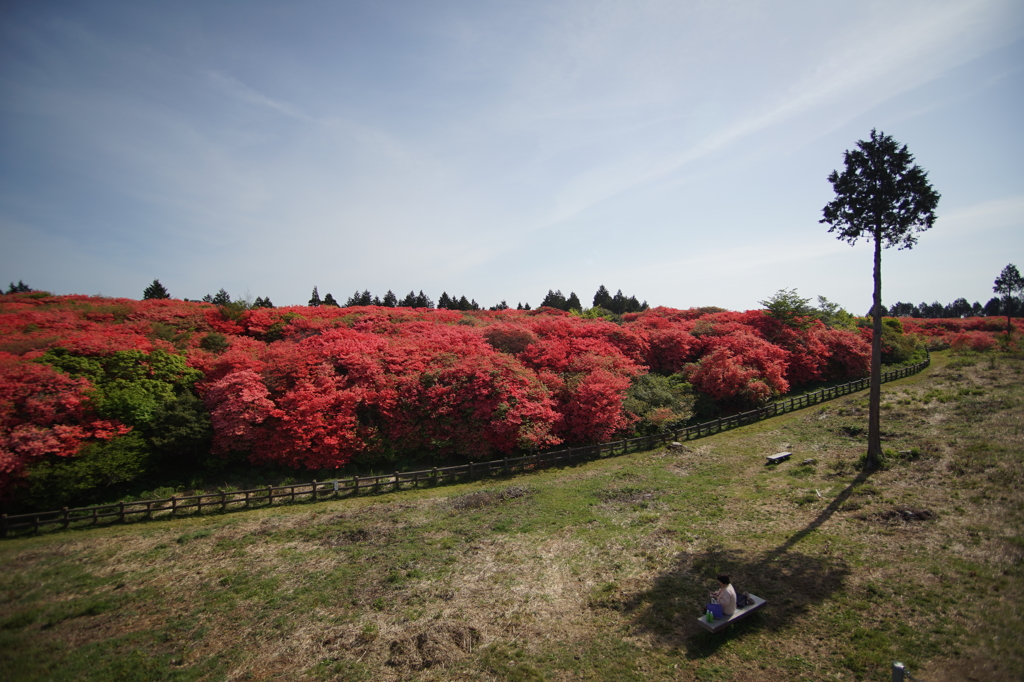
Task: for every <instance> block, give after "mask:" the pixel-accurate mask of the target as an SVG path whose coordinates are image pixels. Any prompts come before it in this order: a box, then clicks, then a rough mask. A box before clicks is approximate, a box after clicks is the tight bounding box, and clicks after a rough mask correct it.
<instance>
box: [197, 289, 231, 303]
mask: <svg viewBox="0 0 1024 682" xmlns="http://www.w3.org/2000/svg"><path fill="white" fill-rule="evenodd" d="M203 300H204V301H205V300H206V299H205V298H204V299H203ZM209 302H210V303H213V304H214V305H227V304H229V303H231V295H230V294H228V292H227V291H225V290H224V289H221V290H220V291H218V292H217V293H216V294H214V296H213V298H211V299H210V301H209Z"/></svg>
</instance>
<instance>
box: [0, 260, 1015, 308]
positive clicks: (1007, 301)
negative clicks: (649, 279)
mask: <svg viewBox="0 0 1024 682" xmlns="http://www.w3.org/2000/svg"><path fill="white" fill-rule="evenodd" d="M1008 267H1009V266H1008ZM35 291H40V290H38V289H35V288H33V287H30V286H29V285H27V284H25V282H24V281H23V280H18V282H17V284H15V283H14V282H11V283H10V284H9V285H8V287H7V291H6V292H4V293H7V294H18V293H32V292H35ZM169 298H171V294H170V293H169V292H168V290H167V288H166V287H164V285H163V284H161V283H160V280H159V279H154V280H153V282H152V284H150V285H149V286H147V287H146V289H145V290H144V291H143V295H142V299H143V300H149V299H169ZM182 300H183V301H190V300H193V299H188V298H185V299H182ZM194 301H195V302H203V303H213V304H214V305H220V306H232V305H235V306H242V307H245V308H274V307H276V306H275V305H274V303H273V302H272V301H271V299H270V297H269V296H268V297H266V298H264V297H262V296H257V297H256V298H255V299H254V300H252V301H248V300H246V299H241V298H238V299H232V297H231V295H230V294H229V293H228V292H227V291H226V290H225V289H223V288H221V289H220V290H219V291H218V292H217V293H216V294H206V295H205V296H203V297H202V298H201V299H194ZM761 303H763V301H762V302H761ZM307 305H308V306H310V307H317V306H321V305H323V306H334V307H339V308H352V307H357V306H381V307H385V308H435V307H436V308H439V309H442V310H461V311H472V310H483V309H484V308H483V306H481V305H480V304H479V303H477V301H476V299H470V298H467V297H466V296H464V295H463V296H459V297H456V296H450V295H449V294H448V292H447V291H445V292H442V293H441V297H440V298H439V299H438V300H437V303H436V305H435V303H434V301H433V300H432V299H431V298H430V297H429V296H427V295H426V294H424V293H423V290H422V289H421V290H420V291H419V293H416V292H414V291H410V292H409V293H408V294H406V295H405V297H403V298H398V297H397V296H396V295H395V294H394V292H393V291H391V290H390V289H389V290H388V292H387V293H386V294H384V296H383V297H380V296H374V295H372V294H371V293H370V291H369V290H363V291H361V292H360V291H358V290H357V291H356V292H355V293H354V294H352V296H350V297H349V298H348V299H347V300H346V301H345V303H344V304H341V303H339V302H338V301H337V300H336V299H335V298H334V296H332V295H331V294H330V293H327V294H326V295H325V296H324V297H323V298H322V299H321V298H320V295H319V293H318V288H317V287H316V286H314V287H313V293H312V295H311V296H310V299H309V301H308V302H307ZM538 307H550V308H555V309H556V310H564V311H566V312H568V311H570V310H578V311H581V312H582V311H583V310H585V308H584V307H583V304H582V302H581V301H580V298H579V297H578V296H577V295H576V292H570V293H569V296H568V297H566V296H565V295H564V294H562V292H561V290H551V289H549V290H548V293H547V295H546V296H545V297H544V299H543V300H542V301H541V303H540V306H538ZM593 307H594V308H603V309H604V310H607V311H609V312H611V313H614V314H616V315H622V314H625V313H633V312H643V311H644V310H647V309H648V308H649V307H650V306H649V305H648V303H647V301H643V302H640V301H639V300H638V299H637V298H636V296H628V297H627V296H625V295H624V294H623V293H622V290H621V289H619V290H618V291H617V292H616V293H615V295H612V294H611V293H610V292H609V291H608V289H607V288H606V287H605V286H604V285H603V284H602V285H601V286H600V287H598V290H597V292H596V293H595V294H594V299H593ZM508 308H509V306H508V304H507V303H506V302H505V300H504V299H503V300H502V301H501V302H500V303H498V304H496V305H493V306H490V307H489V308H487V309H488V310H492V311H495V310H508ZM516 310H532V308H531V306H530V304H529V302H527V303H518V304H517V305H516ZM871 314H872V310H868V311H867V313H866V316H867V317H870V316H871ZM882 315H883V316H885V317H910V318H918V319H956V318H960V319H962V318H965V317H1001V316H1007V315H1008V316H1010V317H1020V316H1022V315H1024V298H1022V297H1019V296H1014V295H1012V294H1009V295H1006V294H1004V295H1003V296H1001V297H1000V296H993V297H992V298H990V299H989V300H988V302H987V303H985V304H984V305H982V304H981V303H980V302H979V301H975V302H974V303H970V302H968V300H967V299H966V298H963V297H961V298H958V299H956V300H954V301H952V302H950V303H946V304H942V303H940V302H939V301H933V302H932V303H927V302H925V301H922V302H921V303H919V304H914V303H908V302H903V301H897V302H896V303H893V304H892V306H889V307H886V306H885V305H883V306H882Z"/></svg>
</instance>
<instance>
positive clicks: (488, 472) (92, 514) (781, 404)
mask: <svg viewBox="0 0 1024 682" xmlns="http://www.w3.org/2000/svg"><path fill="white" fill-rule="evenodd" d="M930 363H931V358H928V359H927V360H925V361H924V362H921V363H918V364H916V365H912V366H909V367H901V368H900V369H896V370H892V371H889V372H885V373H883V374H882V381H883V382H887V381H895V380H896V379H902V378H904V377H908V376H910V375H912V374H916V373H917V372H920V371H921V370H923V369H924V368H925V367H927V366H928V365H929V364H930ZM869 385H870V379H867V378H865V379H858V380H856V381H851V382H849V383H846V384H840V385H838V386H831V387H829V388H823V389H821V390H818V391H815V392H813V393H806V394H804V395H801V396H797V397H794V398H790V399H788V400H780V401H777V402H774V403H770V404H768V405H765V406H763V407H759V408H757V409H754V410H750V411H748V412H741V413H739V414H734V415H731V416H728V417H720V418H718V419H715V420H712V421H708V422H703V423H701V424H694V425H692V426H687V427H684V428H681V429H676V430H675V431H665V432H662V433H658V434H653V435H649V436H640V437H638V438H627V439H625V440H618V441H613V442H610V443H600V444H596V445H585V446H581V447H576V448H568V449H565V450H553V451H549V452H538V453H533V454H529V455H525V456H522V457H506V458H503V459H496V460H491V461H489V462H469V463H467V464H459V465H456V466H450V467H440V468H439V467H433V468H430V469H421V470H419V471H395V472H393V473H390V474H378V475H373V476H353V477H351V478H342V479H331V480H328V481H311V482H308V483H295V484H291V485H279V486H270V485H268V486H266V487H263V488H252V489H251V490H233V491H218V492H215V493H200V494H197V495H183V496H180V497H179V496H177V495H173V496H171V497H168V498H166V499H162V500H143V501H138V502H116V503H114V504H105V505H94V506H90V507H78V508H74V509H69V508H67V507H64V508H63V509H61V510H59V511H48V512H36V513H33V514H16V515H12V516H8V515H7V514H3V515H0V537H2V538H6V537H8V535H9V534H10V533H12V532H13V531H24V530H29V531H31V532H35V533H38V532H39V530H40V528H42V527H43V526H50V525H58V526H61V527H62V528H70V527H71V526H72V525H74V526H76V527H79V526H88V525H98V524H99V523H100V522H101V521H103V522H113V521H116V522H119V523H125V522H128V521H138V520H147V519H157V518H160V519H168V518H176V517H179V516H190V515H197V516H198V515H202V514H204V513H215V512H228V511H238V510H242V509H256V508H265V507H270V506H273V505H274V504H292V503H295V502H300V501H312V502H316V501H319V500H326V499H332V498H343V497H354V496H357V495H359V494H360V493H382V492H393V491H398V490H403V489H406V490H408V489H412V488H418V487H420V486H421V485H440V484H444V483H452V482H455V481H459V480H464V481H465V480H474V479H477V478H485V477H490V476H498V475H510V474H514V473H523V472H528V471H537V470H540V469H546V468H551V467H558V466H564V465H572V464H576V463H579V462H583V461H588V460H592V459H598V458H600V457H611V456H615V455H624V454H627V453H629V452H639V451H642V450H649V449H651V448H653V447H656V446H659V445H668V444H669V443H672V442H674V441H685V440H693V439H696V438H702V437H704V436H709V435H712V434H715V433H720V432H722V431H724V430H726V429H732V428H736V427H739V426H743V425H746V424H752V423H754V422H757V421H760V420H762V419H767V418H768V417H775V416H778V415H781V414H785V413H787V412H792V411H794V410H799V409H803V408H805V407H810V406H811V405H816V404H818V403H821V402H824V401H826V400H832V399H835V398H838V397H840V396H844V395H849V394H850V393H855V392H857V391H861V390H863V389H865V388H867V387H868V386H869Z"/></svg>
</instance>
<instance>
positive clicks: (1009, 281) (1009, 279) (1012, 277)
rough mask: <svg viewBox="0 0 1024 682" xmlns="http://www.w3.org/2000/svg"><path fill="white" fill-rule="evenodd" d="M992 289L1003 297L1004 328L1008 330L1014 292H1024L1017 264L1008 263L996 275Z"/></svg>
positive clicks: (1022, 280) (1023, 280)
mask: <svg viewBox="0 0 1024 682" xmlns="http://www.w3.org/2000/svg"><path fill="white" fill-rule="evenodd" d="M992 291H994V292H995V293H997V294H999V295H1000V296H1002V297H1003V309H1004V310H1005V311H1006V330H1007V331H1010V315H1011V311H1012V310H1013V309H1014V308H1015V307H1016V306H1015V305H1014V303H1015V301H1014V300H1013V299H1014V298H1015V297H1014V294H1019V293H1024V277H1021V276H1020V271H1019V270H1017V266H1016V265H1014V264H1013V263H1010V264H1009V265H1007V266H1006V267H1005V268H1003V271H1002V272H1000V273H999V276H998V277H996V281H995V284H994V285H993V286H992Z"/></svg>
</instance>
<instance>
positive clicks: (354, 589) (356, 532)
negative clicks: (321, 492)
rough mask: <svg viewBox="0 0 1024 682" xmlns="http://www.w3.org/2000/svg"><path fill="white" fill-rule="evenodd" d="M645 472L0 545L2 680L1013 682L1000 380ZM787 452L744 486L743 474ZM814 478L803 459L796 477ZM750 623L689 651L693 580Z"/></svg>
mask: <svg viewBox="0 0 1024 682" xmlns="http://www.w3.org/2000/svg"><path fill="white" fill-rule="evenodd" d="M933 360H934V362H933V364H932V366H931V368H930V369H928V370H926V371H925V372H923V373H922V374H920V375H917V376H914V377H911V378H908V379H905V380H901V381H898V382H894V383H891V384H886V385H885V386H883V389H882V390H883V397H884V409H883V431H884V438H885V441H884V444H885V446H886V447H887V448H890V449H891V456H890V462H889V464H890V466H889V468H888V469H886V470H883V471H880V472H878V473H875V474H873V475H871V476H865V475H863V474H860V473H859V471H858V469H857V465H856V461H857V458H858V457H859V455H860V454H861V453H862V452H863V451H864V449H865V436H866V434H865V432H864V426H865V423H866V400H867V395H866V393H865V394H862V395H855V396H849V397H847V398H844V399H840V400H836V401H833V402H830V403H828V404H825V405H822V406H820V407H815V408H812V409H809V410H805V411H802V412H797V413H793V414H790V415H787V416H784V417H779V418H775V419H772V420H768V421H765V422H761V423H759V424H756V425H753V426H750V427H745V428H742V429H737V430H735V431H731V432H727V433H723V434H720V435H717V436H713V437H710V438H707V439H702V440H701V441H697V442H694V443H691V444H690V445H689V446H688V447H686V448H683V449H677V450H663V451H656V452H649V453H642V454H637V455H630V456H626V457H621V458H616V459H609V460H602V461H597V462H592V463H589V464H586V465H583V466H579V467H576V468H570V469H563V470H560V471H545V472H540V473H537V474H533V475H528V476H521V477H516V478H514V479H509V480H507V481H499V482H495V481H493V480H492V481H487V482H478V483H473V484H466V485H460V486H450V487H444V488H439V489H434V490H421V491H412V492H406V493H400V494H395V495H386V496H381V497H378V498H362V499H353V500H344V501H333V502H324V503H318V504H309V505H305V506H302V505H300V506H296V507H287V508H277V509H270V510H260V511H253V512H251V513H246V514H230V515H225V516H211V517H203V518H197V519H191V520H186V521H179V522H153V523H146V524H136V525H131V526H126V527H114V528H106V529H99V530H89V531H78V532H65V533H54V534H47V535H44V536H41V537H35V538H20V539H13V540H7V541H4V542H2V543H0V563H2V565H3V567H4V570H3V571H2V573H0V598H2V599H3V604H2V608H0V613H2V620H0V670H3V671H4V678H5V679H9V680H43V679H76V680H111V679H117V680H136V679H137V680H163V679H166V680H229V679H230V680H236V679H238V680H241V679H251V680H271V679H280V680H333V679H338V680H360V679H363V680H409V679H416V680H451V679H459V680H723V681H725V680H735V681H742V680H750V681H753V680H758V681H765V680H767V681H771V680H779V681H783V680H785V681H789V680H826V679H841V680H888V679H889V666H890V665H891V663H892V661H895V660H900V661H903V662H905V663H907V664H908V665H909V666H910V670H911V672H913V674H914V676H915V677H916V678H918V679H923V680H928V681H929V682H940V681H942V680H963V679H969V676H970V675H975V676H977V677H978V679H986V680H1018V679H1021V677H1022V676H1024V654H1022V652H1024V628H1022V627H1021V625H1020V623H1021V622H1024V613H1022V611H1024V609H1022V607H1021V604H1022V601H1024V600H1022V597H1024V565H1022V557H1024V535H1022V532H1021V518H1022V515H1024V492H1022V490H1024V448H1022V422H1021V416H1020V415H1021V414H1022V413H1024V410H1022V407H1024V375H1022V372H1024V359H1022V358H1020V357H1019V356H1018V357H1010V356H1005V355H1003V356H991V357H977V356H975V357H971V356H966V357H965V356H951V355H948V354H947V353H939V354H936V355H934V356H933ZM783 449H785V450H791V451H792V452H793V453H794V454H793V457H792V458H791V460H790V461H788V462H786V463H783V464H781V465H779V466H778V467H775V468H771V467H766V466H765V464H764V461H765V460H764V456H765V455H767V454H772V453H774V452H776V451H779V450H783ZM807 459H812V460H814V462H813V463H809V464H806V465H805V464H802V462H803V461H804V460H807ZM720 571H725V572H728V573H731V574H732V576H733V578H734V581H735V582H736V584H737V586H738V587H740V588H741V589H746V590H749V591H751V592H754V593H756V594H758V595H760V596H762V597H765V598H766V599H768V600H769V602H770V604H769V605H768V606H767V607H766V608H765V609H764V610H762V611H761V612H759V613H758V614H755V615H754V616H752V617H750V618H748V619H746V620H744V621H742V622H741V623H738V624H737V625H734V626H732V627H731V628H729V629H727V630H726V631H724V632H722V633H720V634H717V635H711V634H708V633H706V632H704V631H703V630H701V629H700V628H699V627H698V626H697V624H696V622H695V617H696V616H697V614H698V613H699V612H700V610H701V605H702V603H703V600H704V595H705V594H706V592H707V590H708V589H709V588H710V587H712V586H713V584H714V576H715V575H716V574H717V573H718V572H720Z"/></svg>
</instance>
